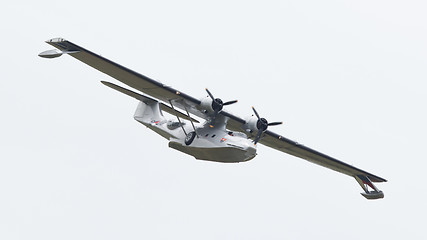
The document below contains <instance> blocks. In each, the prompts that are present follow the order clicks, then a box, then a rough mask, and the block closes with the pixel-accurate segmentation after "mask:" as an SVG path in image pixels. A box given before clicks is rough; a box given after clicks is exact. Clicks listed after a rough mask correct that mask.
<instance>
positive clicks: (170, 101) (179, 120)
mask: <svg viewBox="0 0 427 240" xmlns="http://www.w3.org/2000/svg"><path fill="white" fill-rule="evenodd" d="M169 103H170V105H171V107H172V109H173V110H174V111H176V110H175V108H174V106H173V104H172V100H169ZM186 110H187V109H186ZM175 116H176V118H177V119H178V122H179V125H180V126H181V128H182V131H184V134H185V136H187V132H186V131H185V129H184V125H183V124H182V122H181V119H180V118H179V116H178V115H177V114H176V115H175Z"/></svg>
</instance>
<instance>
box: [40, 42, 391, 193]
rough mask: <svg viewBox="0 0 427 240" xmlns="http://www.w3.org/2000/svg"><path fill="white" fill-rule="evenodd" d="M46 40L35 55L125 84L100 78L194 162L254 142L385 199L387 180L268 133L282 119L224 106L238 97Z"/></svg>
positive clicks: (238, 154)
mask: <svg viewBox="0 0 427 240" xmlns="http://www.w3.org/2000/svg"><path fill="white" fill-rule="evenodd" d="M46 43H47V44H49V45H51V46H53V47H54V49H53V50H47V51H44V52H42V53H40V54H39V56H40V57H43V58H51V59H52V58H57V57H60V56H62V55H69V56H71V57H73V58H75V59H77V60H79V61H81V62H83V63H85V64H87V65H89V66H90V67H93V68H95V69H96V70H98V71H101V72H102V73H105V74H106V75H108V76H110V77H112V78H114V79H116V80H117V81H119V82H121V83H122V84H124V85H126V86H127V87H129V88H130V89H129V88H125V87H122V86H119V85H117V84H115V83H112V82H107V81H101V83H102V84H104V85H105V86H108V87H110V88H112V89H114V90H116V91H118V92H120V93H123V94H125V95H128V96H130V97H132V98H135V99H136V100H137V101H139V103H138V106H137V109H136V111H135V114H134V119H135V120H136V121H138V122H139V123H141V124H143V125H145V126H146V127H147V128H149V129H151V130H153V131H154V132H156V133H157V134H158V135H160V136H162V137H163V138H165V139H166V140H167V141H168V142H169V147H170V148H173V149H176V150H178V151H180V152H183V153H185V154H188V155H191V156H193V157H194V158H196V159H199V160H207V161H215V162H221V163H238V162H246V161H249V160H251V159H253V158H254V157H255V156H256V155H257V145H258V144H263V145H265V146H267V147H270V148H274V149H276V150H278V151H281V152H284V153H286V154H290V155H293V156H295V157H298V158H301V159H305V160H307V161H309V162H311V163H315V164H318V165H320V166H323V167H326V168H329V169H332V170H334V171H337V172H339V173H342V174H345V175H348V176H350V177H353V178H354V179H355V180H356V181H357V182H358V183H359V185H360V186H361V187H362V189H363V192H362V193H361V194H362V196H364V197H365V198H366V199H380V198H384V193H383V192H382V191H381V190H379V189H378V188H377V187H376V186H375V185H374V183H381V182H387V180H386V179H384V178H381V177H379V176H376V175H374V174H371V173H368V172H366V171H364V170H362V169H359V168H357V167H354V166H352V165H350V164H347V163H345V162H342V161H340V160H338V159H335V158H333V157H330V156H328V155H326V154H323V153H321V152H319V151H316V150H314V149H311V148H309V147H306V146H305V145H303V144H300V143H298V142H296V141H293V140H290V139H288V138H286V137H284V136H282V135H281V134H277V133H275V132H272V131H271V130H270V129H269V127H272V126H276V125H280V124H282V122H269V121H267V119H265V118H263V117H261V115H260V114H259V113H258V111H257V110H256V109H255V108H254V107H252V113H251V114H250V115H249V116H248V117H246V118H241V117H239V116H236V115H234V114H232V113H230V112H229V111H226V110H225V109H224V107H225V106H227V105H231V104H235V103H236V102H237V100H231V101H223V100H222V99H221V98H217V97H214V95H213V94H212V92H211V91H209V90H208V89H205V91H206V93H205V94H204V95H205V96H204V97H202V98H196V97H193V96H190V95H188V94H185V93H184V92H182V91H180V90H177V89H175V88H172V87H170V86H169V85H165V84H163V83H161V82H159V81H156V80H153V79H151V78H149V77H147V76H144V75H142V74H140V73H137V72H135V71H133V70H131V69H128V68H126V67H124V66H122V65H119V64H117V63H115V62H113V61H111V60H109V59H107V58H104V57H102V56H100V55H98V54H96V53H93V52H91V51H89V50H87V49H85V48H83V47H80V46H78V45H76V44H74V43H72V42H70V41H67V40H65V39H63V38H53V39H50V40H48V41H46ZM201 95H202V94H201ZM164 113H167V114H164Z"/></svg>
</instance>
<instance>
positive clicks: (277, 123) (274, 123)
mask: <svg viewBox="0 0 427 240" xmlns="http://www.w3.org/2000/svg"><path fill="white" fill-rule="evenodd" d="M280 124H283V122H272V123H269V124H267V125H268V126H276V125H280Z"/></svg>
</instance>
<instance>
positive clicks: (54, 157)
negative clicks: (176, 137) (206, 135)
mask: <svg viewBox="0 0 427 240" xmlns="http://www.w3.org/2000/svg"><path fill="white" fill-rule="evenodd" d="M426 5H427V4H426V3H425V2H424V1H357V2H354V1H263V2H262V4H261V3H257V2H253V1H215V2H205V1H117V2H114V3H111V2H105V1H79V0H77V1H71V2H64V1H13V2H8V3H6V4H3V5H2V7H1V8H0V21H1V24H0V29H1V35H2V39H1V40H0V41H1V43H2V46H3V49H2V54H1V58H0V61H1V66H2V67H1V70H0V71H1V78H2V80H1V81H0V109H1V118H0V123H1V124H0V132H1V135H0V136H1V137H0V239H10V240H14V239H43V240H49V239H313V238H320V239H326V238H327V239H343V238H345V239H361V238H364V239H386V238H387V239H403V238H405V239H426V238H427V234H426V233H425V230H424V227H425V216H426V214H427V207H426V202H427V187H426V184H425V182H426V180H425V169H426V167H427V164H426V157H425V136H426V134H427V128H426V126H425V124H426V122H427V114H426V110H425V103H426V100H427V97H426V94H425V91H426V83H425V82H426V78H427V72H426V63H427V57H426V56H427V48H426V42H427V27H426V22H427V16H426V14H425V13H426V10H427V9H426ZM54 37H63V38H66V39H68V40H70V41H72V42H74V43H76V44H79V45H81V46H83V47H85V48H87V49H90V50H92V51H94V52H96V53H98V54H101V55H103V56H105V57H107V58H109V59H111V60H113V61H116V62H118V63H120V64H122V65H124V66H127V67H129V68H131V69H133V70H135V71H137V72H139V73H142V74H144V75H147V76H149V77H151V78H154V79H157V80H159V81H161V82H163V83H165V84H168V85H171V86H173V87H175V88H177V89H179V90H181V91H183V92H185V93H187V94H190V95H192V96H194V97H203V96H204V95H205V92H204V88H206V87H208V88H209V89H210V90H211V91H212V92H213V93H214V95H215V96H218V97H221V98H222V99H224V100H231V99H236V98H237V99H238V100H239V103H238V104H235V105H233V106H229V107H227V110H229V111H231V112H233V113H235V114H236V115H239V116H242V117H245V116H248V115H250V114H251V109H250V107H251V106H255V107H256V108H257V110H258V112H259V113H260V114H261V115H263V116H264V117H266V118H267V119H269V120H270V121H284V125H282V126H278V127H275V128H274V131H275V132H277V133H280V134H283V135H284V136H287V137H288V138H291V139H293V140H297V141H299V142H301V143H303V144H304V145H306V146H309V147H312V148H314V149H316V150H319V151H321V152H323V153H326V154H328V155H331V156H334V157H336V158H338V159H340V160H342V161H345V162H347V163H350V164H354V165H355V166H357V167H360V168H362V169H364V170H367V171H368V172H372V173H374V174H377V175H379V176H381V177H384V178H386V179H388V180H389V182H388V183H383V184H378V185H377V186H378V187H379V188H380V189H381V190H383V191H384V192H385V198H384V199H382V200H377V201H367V200H366V199H364V198H363V197H362V196H360V194H359V192H361V191H362V189H361V188H360V187H359V185H358V184H357V183H356V181H355V180H354V179H352V178H350V177H347V176H345V175H342V174H338V173H335V172H333V171H330V170H328V169H325V168H322V167H319V166H317V165H314V164H311V163H308V162H306V161H304V160H301V159H298V158H295V157H292V156H289V155H286V154H283V153H281V152H278V151H276V150H274V149H268V148H266V147H262V146H259V147H258V154H259V155H258V156H257V157H256V158H255V159H253V160H252V161H250V162H247V163H239V164H220V163H211V162H205V161H197V160H195V159H193V158H192V157H190V156H187V155H184V154H182V153H180V152H177V151H175V150H172V149H169V148H168V147H167V141H165V140H164V139H162V138H161V137H159V136H157V135H156V134H154V133H153V132H151V131H149V130H148V129H146V128H145V127H144V126H142V125H141V124H138V123H137V122H136V121H134V120H133V118H132V116H133V112H134V110H135V108H136V105H137V102H136V101H135V100H134V99H131V98H129V97H127V96H124V95H122V94H119V93H117V92H115V91H113V90H111V89H109V88H106V87H105V86H103V85H102V84H100V83H99V81H101V80H106V81H113V82H116V81H115V80H114V79H111V78H110V77H108V76H106V75H104V74H102V73H100V72H98V71H96V70H94V69H92V68H90V67H88V66H86V65H84V64H83V63H80V62H78V61H77V60H75V59H73V58H71V57H69V56H63V57H61V58H59V59H54V60H47V59H42V58H39V57H38V56H37V54H38V53H39V52H41V51H44V50H48V49H51V47H50V46H48V45H47V44H46V43H44V41H45V40H48V39H50V38H54Z"/></svg>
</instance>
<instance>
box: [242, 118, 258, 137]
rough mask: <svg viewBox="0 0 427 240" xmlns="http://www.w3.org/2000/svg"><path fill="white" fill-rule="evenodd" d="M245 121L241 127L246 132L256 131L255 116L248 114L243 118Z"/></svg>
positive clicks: (256, 120) (256, 119)
mask: <svg viewBox="0 0 427 240" xmlns="http://www.w3.org/2000/svg"><path fill="white" fill-rule="evenodd" d="M245 121H246V123H245V124H244V125H243V128H244V129H245V130H246V131H248V132H251V133H252V132H256V131H258V127H257V123H258V118H257V117H256V116H253V115H252V116H249V117H247V118H245Z"/></svg>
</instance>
